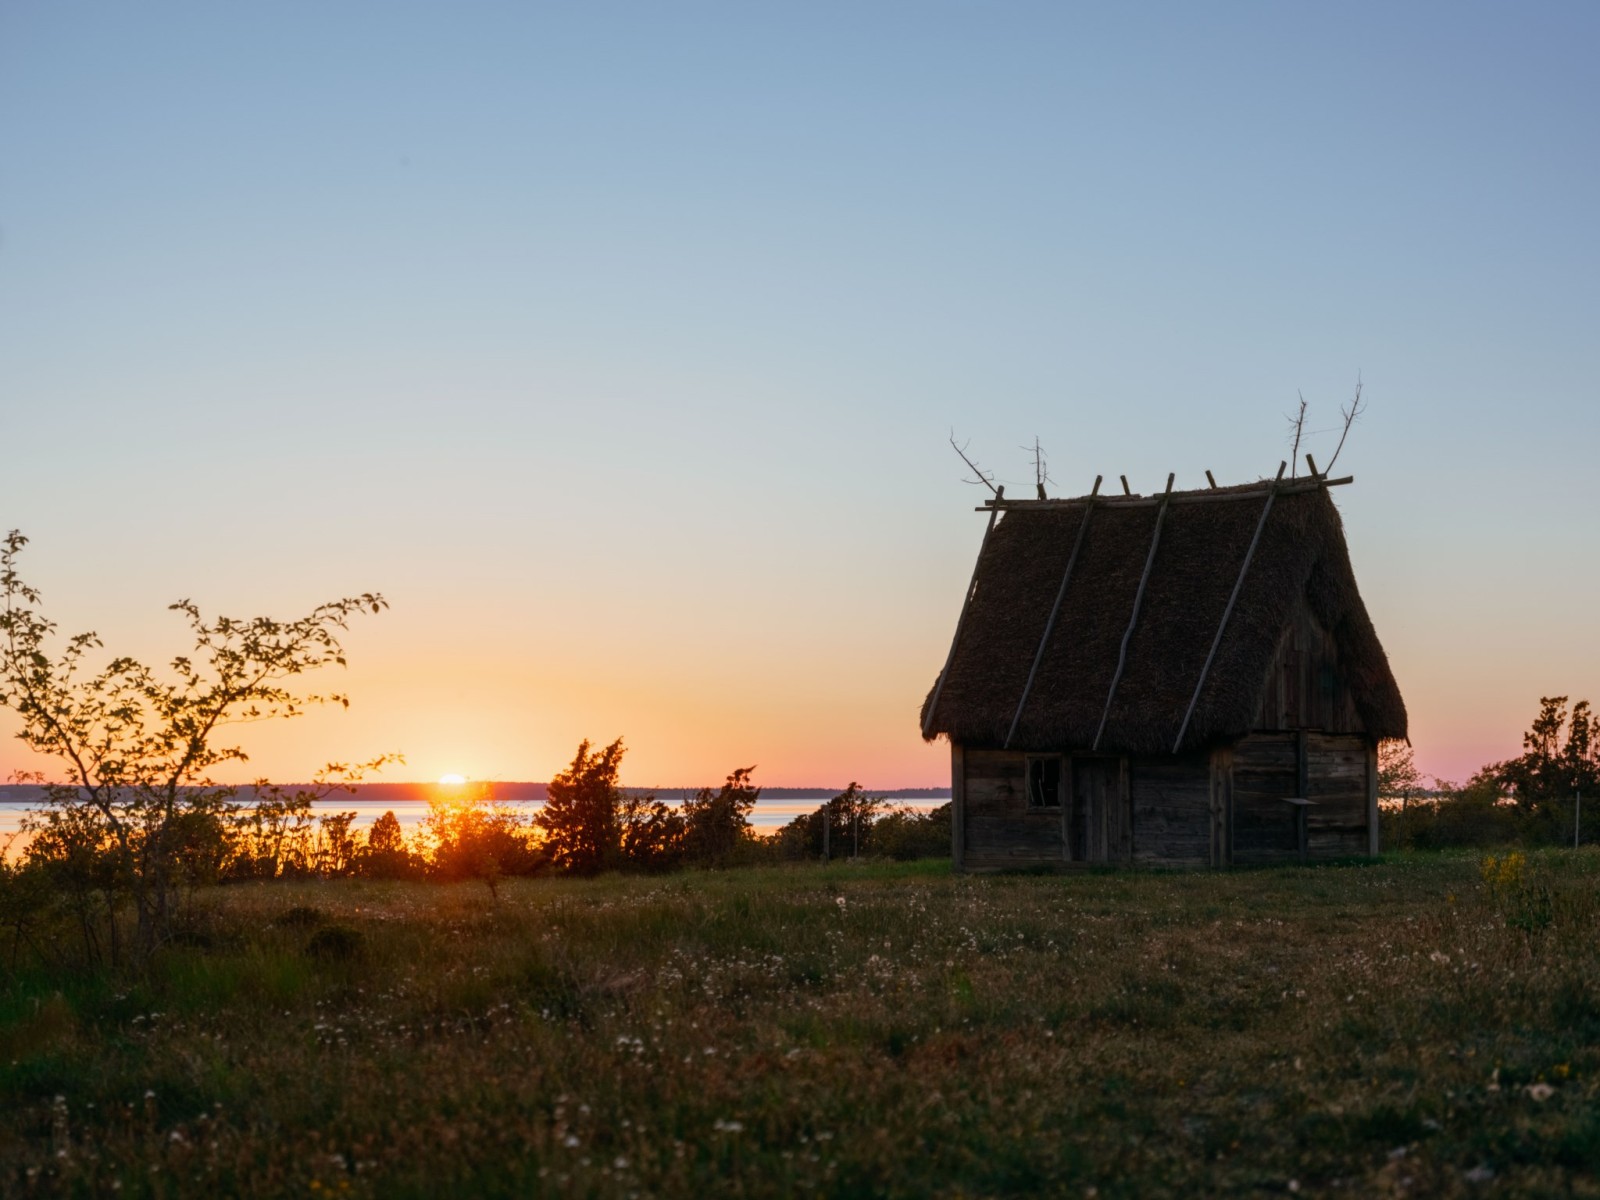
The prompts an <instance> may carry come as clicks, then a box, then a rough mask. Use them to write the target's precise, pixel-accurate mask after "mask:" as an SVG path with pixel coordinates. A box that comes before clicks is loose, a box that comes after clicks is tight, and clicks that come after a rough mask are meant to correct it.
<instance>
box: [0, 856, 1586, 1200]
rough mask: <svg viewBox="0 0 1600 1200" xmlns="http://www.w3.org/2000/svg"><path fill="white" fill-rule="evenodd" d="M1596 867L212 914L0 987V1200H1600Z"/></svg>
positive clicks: (866, 887) (699, 881) (220, 909)
mask: <svg viewBox="0 0 1600 1200" xmlns="http://www.w3.org/2000/svg"><path fill="white" fill-rule="evenodd" d="M1597 885H1600V852H1594V851H1583V852H1579V853H1571V852H1548V853H1540V854H1530V855H1529V856H1527V857H1526V858H1525V859H1520V860H1519V861H1518V862H1516V863H1513V864H1511V865H1509V866H1507V865H1506V864H1505V862H1504V860H1497V862H1496V863H1494V864H1491V865H1490V866H1488V867H1485V866H1484V865H1483V864H1481V863H1480V860H1479V857H1478V856H1470V857H1466V856H1463V857H1439V856H1418V857H1411V858H1398V859H1390V860H1387V861H1384V862H1381V863H1377V864H1361V863H1351V864H1344V865H1333V866H1324V867H1316V868H1283V869H1275V870H1262V871H1240V872H1233V873H1146V872H1118V873H1091V874H1079V875H1072V876H1043V875H1034V876H990V877H973V876H967V877H962V876H953V875H952V874H951V873H950V870H949V864H948V863H941V862H934V863H920V864H910V865H902V866H894V865H870V866H856V865H849V864H841V865H835V866H831V867H799V868H767V869H758V870H747V871H730V872H725V873H688V874H680V875H673V876H668V877H661V878H637V877H634V878H602V879H598V880H592V881H587V882H580V881H566V880H531V881H517V882H512V883H508V884H505V885H503V886H502V887H501V895H500V900H499V901H498V902H495V901H493V900H492V899H491V897H490V895H489V893H488V892H487V890H485V889H484V888H482V887H481V886H467V885H462V886H443V885H429V884H399V883H396V884H385V883H374V882H360V881H341V882H331V883H322V884H316V883H310V884H263V885H252V886H239V887H229V888H225V889H220V890H217V891H214V892H212V893H210V894H209V895H207V896H205V897H203V898H202V903H201V905H200V908H199V910H198V913H197V918H196V920H195V922H194V923H193V925H192V927H190V928H188V929H187V931H186V934H185V937H184V939H183V944H182V945H178V946H174V947H171V948H169V949H168V950H166V951H165V952H164V953H162V954H161V955H160V956H159V957H157V958H156V959H155V960H154V962H153V963H152V964H151V965H150V966H149V967H148V969H147V970H146V971H144V972H143V973H141V974H139V975H137V976H121V977H112V976H106V975H98V976H82V977H71V976H64V975H57V976H51V975H48V974H44V973H39V972H26V971H24V972H23V973H21V974H17V973H13V974H11V975H9V976H7V977H6V978H5V980H4V984H3V987H0V1114H3V1116H0V1193H3V1194H4V1195H6V1196H28V1195H85V1196H88V1195H93V1196H104V1195H112V1194H116V1195H121V1196H173V1197H176V1196H212V1195H234V1196H276V1195H285V1194H297V1195H318V1196H322V1195H351V1196H368V1195H370V1196H384V1197H391V1196H393V1197H408V1196H416V1197H423V1196H440V1195H504V1196H538V1195H563V1196H565V1195H578V1196H588V1195H593V1196H698V1195H705V1194H712V1195H738V1196H767V1195H793V1194H818V1195H828V1196H857V1195H859V1196H869V1195H874V1196H875V1195H889V1196H919V1195H949V1196H980V1195H1022V1194H1043V1195H1054V1194H1066V1195H1098V1196H1102V1197H1117V1196H1141V1197H1143V1196H1163V1195H1170V1196H1179V1195H1192V1194H1195V1193H1197V1192H1221V1193H1243V1194H1250V1193H1257V1192H1262V1193H1278V1194H1285V1193H1299V1194H1323V1193H1329V1192H1336V1191H1338V1192H1346V1193H1349V1194H1356V1195H1374V1194H1380V1195H1381V1194H1392V1195H1402V1194H1416V1195H1446V1196H1448V1195H1477V1194H1495V1195H1547V1194H1551V1193H1555V1192H1560V1193H1563V1194H1578V1195H1586V1194H1596V1193H1600V1106H1597V1105H1596V1103H1595V1100H1596V1093H1597V1088H1600V944H1597V939H1596V932H1597V917H1600V900H1597Z"/></svg>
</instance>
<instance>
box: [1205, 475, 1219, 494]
mask: <svg viewBox="0 0 1600 1200" xmlns="http://www.w3.org/2000/svg"><path fill="white" fill-rule="evenodd" d="M1206 482H1207V483H1209V484H1210V485H1211V490H1212V491H1216V488H1217V480H1216V477H1215V476H1214V475H1212V474H1211V472H1210V471H1207V472H1206Z"/></svg>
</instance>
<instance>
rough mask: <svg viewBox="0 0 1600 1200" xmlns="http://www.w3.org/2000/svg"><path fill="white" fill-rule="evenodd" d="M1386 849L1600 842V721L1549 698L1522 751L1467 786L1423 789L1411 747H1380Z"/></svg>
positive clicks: (1583, 705)
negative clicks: (1579, 841)
mask: <svg viewBox="0 0 1600 1200" xmlns="http://www.w3.org/2000/svg"><path fill="white" fill-rule="evenodd" d="M1379 766H1380V770H1379V781H1378V782H1379V795H1380V796H1381V797H1382V799H1383V800H1384V806H1383V810H1382V814H1381V820H1382V824H1383V828H1382V836H1383V844H1384V845H1385V846H1386V847H1389V848H1391V849H1416V850H1431V849H1447V848H1450V847H1467V846H1506V845H1517V846H1529V847H1532V846H1554V845H1565V846H1571V845H1573V844H1574V841H1575V839H1577V840H1581V842H1582V843H1584V844H1587V843H1590V842H1595V841H1600V716H1597V715H1596V714H1595V712H1594V710H1593V709H1592V708H1591V707H1590V704H1589V702H1588V701H1587V700H1579V701H1577V702H1576V703H1575V704H1572V705H1571V706H1570V708H1569V706H1568V697H1566V696H1544V697H1541V698H1540V700H1539V713H1538V715H1537V716H1536V717H1535V718H1534V720H1533V723H1532V725H1531V726H1530V727H1529V728H1528V731H1527V732H1526V733H1524V734H1523V735H1522V753H1521V754H1520V755H1518V756H1517V757H1516V758H1511V759H1507V760H1505V761H1504V762H1496V763H1489V764H1487V765H1486V766H1484V767H1482V768H1481V769H1479V770H1478V771H1477V772H1476V773H1475V774H1474V775H1473V776H1472V778H1470V779H1468V780H1467V781H1466V782H1465V783H1462V784H1457V783H1451V782H1448V781H1445V780H1435V786H1434V787H1433V788H1431V789H1424V788H1423V787H1422V776H1421V774H1420V772H1418V771H1417V769H1416V765H1415V763H1414V761H1413V759H1412V755H1411V750H1410V747H1408V746H1405V745H1404V744H1403V743H1388V744H1386V745H1385V746H1383V747H1382V748H1381V749H1380V759H1379Z"/></svg>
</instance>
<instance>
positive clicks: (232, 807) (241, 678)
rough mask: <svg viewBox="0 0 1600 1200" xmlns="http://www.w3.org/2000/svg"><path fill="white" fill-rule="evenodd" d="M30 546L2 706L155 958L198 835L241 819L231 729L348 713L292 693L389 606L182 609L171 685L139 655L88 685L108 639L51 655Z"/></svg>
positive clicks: (8, 570) (9, 554)
mask: <svg viewBox="0 0 1600 1200" xmlns="http://www.w3.org/2000/svg"><path fill="white" fill-rule="evenodd" d="M26 545H27V539H26V538H24V537H23V536H22V535H21V534H20V533H17V532H15V531H13V532H12V533H10V534H9V535H8V536H7V537H6V539H5V541H4V543H3V548H0V599H3V601H4V611H3V612H0V705H3V706H5V707H8V708H10V709H12V710H13V711H14V712H15V713H16V714H17V716H18V717H19V718H20V719H21V722H22V728H21V730H20V731H19V732H18V734H17V736H18V737H19V738H21V740H22V741H23V742H24V743H25V744H26V745H27V746H28V747H29V748H30V749H32V750H34V751H35V752H37V753H39V754H43V755H46V756H49V757H51V758H54V759H56V760H58V761H59V763H60V764H61V766H62V769H63V770H64V772H65V775H66V782H64V783H60V784H54V785H50V786H48V787H47V788H46V789H45V798H46V802H47V804H48V805H50V806H51V809H50V811H52V812H54V813H55V814H59V815H60V816H61V817H62V818H63V819H69V818H70V819H71V820H72V821H78V820H79V819H81V821H82V822H83V823H84V825H85V827H86V828H87V829H90V830H93V831H95V834H96V837H97V838H98V839H99V842H100V844H101V845H102V846H103V849H102V850H100V851H99V852H98V853H99V854H101V855H102V856H106V857H108V858H109V859H111V860H112V868H111V869H112V873H113V875H114V876H115V877H116V878H117V879H118V880H120V881H125V886H126V892H127V894H128V896H129V897H130V899H131V901H132V905H133V909H134V914H135V919H136V938H137V947H138V949H139V950H141V951H143V952H148V951H149V950H151V949H153V948H154V947H155V946H156V945H157V944H159V943H160V942H161V941H162V940H163V939H164V938H166V937H167V935H168V933H169V932H170V929H171V922H172V918H173V915H174V912H175V910H176V907H177V903H178V900H179V897H180V889H181V888H182V887H183V886H184V885H185V884H187V883H190V882H193V880H192V878H191V877H190V876H189V875H188V873H187V872H188V869H189V868H190V867H192V866H193V865H194V864H195V862H196V861H197V859H196V856H195V855H194V853H193V851H194V850H195V838H196V836H197V835H198V834H200V833H201V832H203V831H206V830H216V829H219V828H220V827H221V823H222V822H224V821H226V820H228V819H229V818H230V817H231V816H232V815H233V814H234V813H235V812H236V811H237V808H238V806H237V804H236V803H235V801H234V789H232V788H227V787H220V786H218V785H217V784H215V783H214V782H213V781H212V778H211V772H212V771H213V770H214V769H215V768H217V767H219V766H222V765H224V764H227V763H230V762H242V761H244V760H245V758H246V755H245V752H244V750H243V749H242V748H240V747H238V746H235V745H229V744H222V743H219V737H220V736H221V735H222V733H223V731H224V729H225V727H227V726H230V725H233V724H237V723H241V722H246V721H263V720H268V719H271V718H278V717H295V716H299V715H300V714H301V713H303V712H304V711H306V709H307V708H308V707H309V706H310V705H313V704H322V703H330V702H332V703H339V704H348V701H347V700H346V699H345V698H344V697H342V696H338V695H302V694H299V693H297V692H295V691H293V690H291V688H290V683H291V681H293V680H294V679H295V677H296V676H299V675H303V674H305V673H307V672H310V671H314V670H317V669H318V668H321V667H328V666H342V665H344V661H345V659H344V651H343V648H342V647H341V645H340V642H339V635H340V634H341V633H343V632H344V631H345V630H346V629H347V628H348V623H349V620H350V618H351V617H352V616H354V615H355V614H356V613H360V612H369V611H370V612H374V613H376V612H379V611H381V610H382V609H383V608H384V607H385V603H384V600H383V598H382V597H381V596H379V595H377V594H375V593H366V594H363V595H360V596H351V597H346V598H345V599H342V600H335V601H332V602H331V603H328V604H323V605H319V606H318V607H317V608H314V609H312V610H311V612H310V613H308V614H307V615H306V616H304V617H301V618H299V619H298V620H293V621H278V620H273V619H272V618H269V617H254V618H251V619H248V620H235V619H233V618H230V617H218V618H216V619H215V620H210V621H208V620H206V619H205V618H204V617H203V616H202V615H201V613H200V610H199V608H198V607H197V606H196V605H194V604H192V603H190V602H189V601H187V600H180V601H179V602H178V603H176V604H174V605H172V606H171V607H172V609H173V610H174V611H176V612H178V613H181V614H182V615H183V617H184V619H185V620H186V621H187V623H188V626H189V632H190V635H191V636H192V637H193V638H194V641H195V652H194V654H193V655H192V656H191V655H180V656H178V657H176V658H174V659H173V660H172V662H171V664H170V677H169V678H167V679H163V678H161V677H159V676H158V674H157V673H156V672H155V671H154V670H152V669H150V668H149V667H146V666H145V665H144V664H142V663H140V662H137V661H136V660H134V659H132V658H114V659H112V660H111V661H110V662H109V663H108V664H107V665H106V666H104V667H103V668H101V669H100V670H99V671H98V672H96V673H94V674H87V673H86V672H87V671H88V669H89V664H88V658H89V656H90V655H91V653H93V652H95V651H97V650H99V649H101V642H100V639H99V638H98V637H97V636H96V635H95V634H94V633H80V634H76V635H74V636H73V637H71V638H68V639H67V641H66V643H65V646H64V648H63V649H62V650H61V652H60V654H59V656H57V657H52V656H51V653H50V648H51V644H52V642H53V640H54V637H55V634H56V627H55V625H54V623H53V622H51V621H49V620H48V619H46V618H45V617H44V616H42V615H41V614H40V613H39V612H38V611H37V607H38V605H39V604H40V602H41V599H40V596H39V593H38V592H37V591H36V590H35V589H33V588H31V587H29V586H28V585H27V584H26V583H24V582H23V581H22V579H21V577H20V575H19V574H18V573H17V557H18V555H19V554H20V553H21V551H22V549H23V547H25V546H26ZM202 857H203V856H202ZM119 886H121V885H119ZM111 909H112V915H114V909H115V905H114V904H112V905H111Z"/></svg>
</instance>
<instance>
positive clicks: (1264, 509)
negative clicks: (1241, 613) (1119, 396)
mask: <svg viewBox="0 0 1600 1200" xmlns="http://www.w3.org/2000/svg"><path fill="white" fill-rule="evenodd" d="M1307 457H1310V456H1309V455H1307ZM1288 465H1289V464H1288V463H1279V464H1278V478H1277V479H1274V480H1273V481H1272V483H1273V486H1272V490H1270V491H1268V492H1267V502H1266V503H1265V504H1264V505H1262V506H1261V519H1260V520H1258V521H1257V522H1256V532H1255V535H1254V536H1253V537H1251V539H1250V547H1249V549H1247V550H1246V551H1245V552H1244V562H1242V563H1241V564H1240V565H1239V578H1237V579H1235V580H1234V581H1233V591H1232V592H1231V593H1230V594H1229V596H1228V606H1227V607H1226V608H1224V609H1223V610H1222V620H1221V621H1219V622H1218V623H1217V635H1216V636H1215V637H1214V638H1212V639H1211V650H1210V651H1209V652H1208V653H1207V654H1206V661H1205V665H1204V666H1203V667H1201V668H1200V678H1199V679H1198V680H1197V681H1196V682H1195V685H1194V695H1193V696H1190V697H1189V707H1188V708H1187V709H1186V710H1185V711H1184V714H1183V724H1182V725H1180V726H1178V738H1177V740H1176V741H1175V742H1173V743H1172V752H1173V753H1174V754H1176V753H1177V752H1178V747H1179V746H1181V745H1183V735H1184V734H1186V733H1188V732H1189V721H1190V719H1191V718H1193V716H1194V709H1195V705H1197V704H1199V703H1200V689H1201V688H1203V687H1205V685H1206V677H1207V676H1208V675H1210V674H1211V663H1212V660H1213V659H1215V658H1216V657H1217V647H1219V646H1221V645H1222V634H1223V632H1224V631H1225V630H1226V629H1227V628H1228V618H1229V617H1231V616H1233V606H1234V604H1236V603H1237V602H1238V599H1239V591H1240V589H1242V588H1243V587H1244V576H1245V572H1246V571H1248V570H1249V569H1250V560H1251V559H1252V558H1254V557H1255V554H1256V543H1257V542H1259V541H1260V540H1261V531H1262V530H1263V529H1265V528H1266V527H1267V514H1268V513H1270V512H1271V511H1272V502H1273V501H1274V500H1275V499H1277V496H1278V492H1277V487H1278V484H1279V483H1280V482H1281V481H1282V480H1283V472H1284V471H1285V470H1286V469H1287V467H1288Z"/></svg>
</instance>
